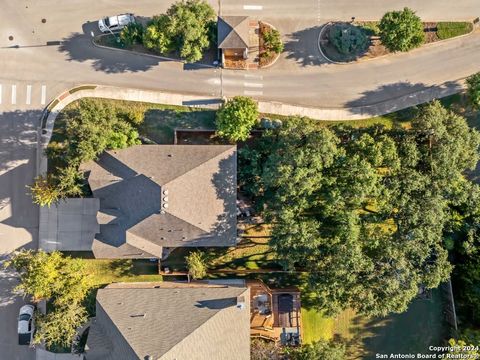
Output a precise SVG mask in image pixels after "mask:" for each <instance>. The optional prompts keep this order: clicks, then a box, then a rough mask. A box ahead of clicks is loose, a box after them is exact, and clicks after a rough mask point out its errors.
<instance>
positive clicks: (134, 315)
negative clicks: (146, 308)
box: [130, 313, 147, 318]
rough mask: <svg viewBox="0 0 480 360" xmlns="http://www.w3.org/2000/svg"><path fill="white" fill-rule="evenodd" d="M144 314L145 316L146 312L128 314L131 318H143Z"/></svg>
mask: <svg viewBox="0 0 480 360" xmlns="http://www.w3.org/2000/svg"><path fill="white" fill-rule="evenodd" d="M146 316H147V314H145V313H143V314H132V315H130V317H131V318H140V317H141V318H144V317H146Z"/></svg>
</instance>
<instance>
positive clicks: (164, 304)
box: [87, 285, 250, 360]
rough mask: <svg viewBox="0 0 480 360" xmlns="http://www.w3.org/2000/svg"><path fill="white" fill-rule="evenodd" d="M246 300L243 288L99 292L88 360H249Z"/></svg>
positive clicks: (216, 287)
mask: <svg viewBox="0 0 480 360" xmlns="http://www.w3.org/2000/svg"><path fill="white" fill-rule="evenodd" d="M127 286H128V285H127ZM237 298H240V299H242V298H243V300H246V301H245V307H244V308H239V307H237ZM248 299H249V290H248V289H247V288H244V287H228V286H214V287H211V286H206V287H203V286H202V287H173V288H128V287H127V288H106V289H100V290H99V291H98V294H97V317H96V320H95V321H94V322H93V324H92V326H91V328H90V333H89V336H88V340H87V348H88V350H87V359H88V360H100V359H102V360H110V359H112V360H113V359H116V360H118V359H126V360H128V359H142V360H143V359H145V357H146V356H147V355H150V356H152V359H155V360H157V359H162V360H163V359H177V360H182V359H185V360H196V359H205V360H207V359H208V360H215V359H218V360H220V359H222V360H223V359H239V360H240V359H241V360H243V359H245V360H246V359H249V358H250V348H249V343H250V339H249V337H250V309H249V301H248ZM127 354H128V355H127Z"/></svg>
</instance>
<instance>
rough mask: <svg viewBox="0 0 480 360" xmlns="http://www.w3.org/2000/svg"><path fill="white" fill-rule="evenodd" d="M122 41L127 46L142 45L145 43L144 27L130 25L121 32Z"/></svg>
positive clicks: (136, 24) (135, 24)
mask: <svg viewBox="0 0 480 360" xmlns="http://www.w3.org/2000/svg"><path fill="white" fill-rule="evenodd" d="M120 39H121V40H122V41H123V43H124V44H125V45H133V44H141V43H142V41H143V26H142V24H139V23H130V24H128V25H127V26H125V27H124V28H123V29H122V31H121V32H120Z"/></svg>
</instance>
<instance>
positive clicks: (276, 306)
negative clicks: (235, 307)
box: [246, 280, 302, 346]
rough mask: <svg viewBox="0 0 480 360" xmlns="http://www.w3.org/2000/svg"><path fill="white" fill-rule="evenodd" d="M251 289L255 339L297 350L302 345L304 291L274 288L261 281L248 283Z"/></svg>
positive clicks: (252, 322)
mask: <svg viewBox="0 0 480 360" xmlns="http://www.w3.org/2000/svg"><path fill="white" fill-rule="evenodd" d="M246 285H247V287H248V288H249V289H250V309H251V323H250V333H251V336H252V337H261V338H263V339H267V340H272V341H275V342H279V343H280V344H281V345H289V346H297V345H300V344H301V341H302V317H301V302H300V290H299V289H298V288H296V287H289V288H275V289H274V288H270V287H269V286H267V285H266V284H265V283H264V282H262V281H260V280H247V282H246Z"/></svg>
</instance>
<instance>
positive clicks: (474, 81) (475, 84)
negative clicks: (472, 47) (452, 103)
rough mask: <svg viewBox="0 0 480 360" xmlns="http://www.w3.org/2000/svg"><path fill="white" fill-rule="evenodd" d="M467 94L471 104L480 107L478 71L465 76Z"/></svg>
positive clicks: (479, 77)
mask: <svg viewBox="0 0 480 360" xmlns="http://www.w3.org/2000/svg"><path fill="white" fill-rule="evenodd" d="M467 94H468V98H469V100H470V103H471V104H472V106H473V107H474V108H476V109H480V72H478V73H476V74H473V75H471V76H469V77H468V78H467Z"/></svg>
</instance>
